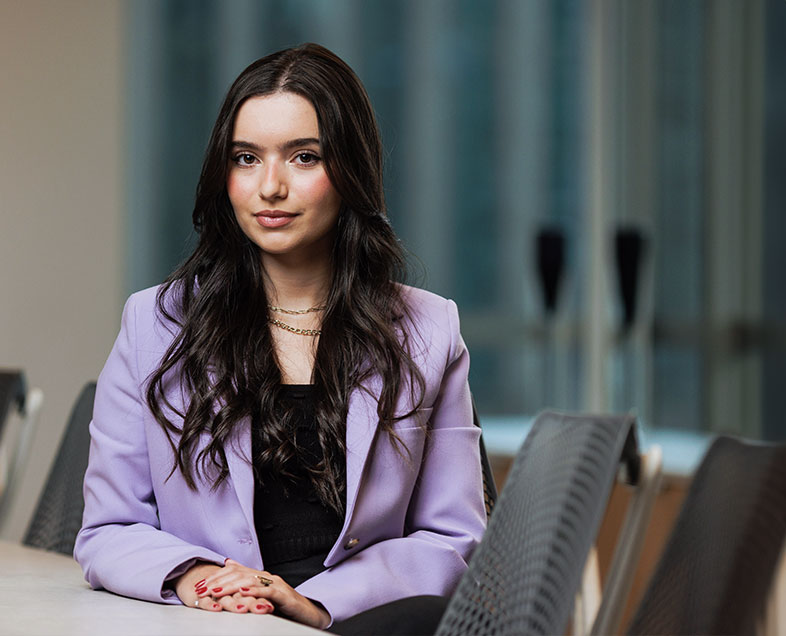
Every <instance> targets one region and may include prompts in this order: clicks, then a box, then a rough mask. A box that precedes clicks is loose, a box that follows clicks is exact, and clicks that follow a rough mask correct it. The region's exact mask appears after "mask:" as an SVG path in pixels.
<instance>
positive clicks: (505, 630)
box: [437, 412, 639, 636]
mask: <svg viewBox="0 0 786 636" xmlns="http://www.w3.org/2000/svg"><path fill="white" fill-rule="evenodd" d="M634 423H635V420H634V418H633V417H630V416H621V417H613V416H603V417H600V416H598V417H593V416H582V415H566V414H559V413H554V412H545V413H542V414H541V415H539V416H538V418H537V419H536V420H535V423H534V424H533V426H532V430H531V431H530V433H529V435H528V436H527V439H526V440H525V441H524V444H523V445H522V447H521V449H520V450H519V452H518V454H517V456H516V459H515V462H514V464H513V468H512V469H511V472H510V475H509V477H508V480H507V482H506V484H505V487H504V488H503V489H502V492H501V494H500V496H499V500H498V501H497V505H496V507H495V510H494V513H493V515H492V516H491V518H490V520H489V525H488V529H487V530H486V534H485V535H484V537H483V540H482V541H481V543H480V545H479V546H478V548H477V550H476V551H475V554H474V555H473V557H472V559H471V561H470V564H469V568H468V570H467V571H466V572H465V574H464V576H463V577H462V579H461V581H460V583H459V585H458V588H457V590H456V592H455V593H454V595H453V597H452V598H451V601H450V603H449V604H448V608H447V610H446V612H445V615H444V616H443V618H442V621H441V622H440V625H439V628H438V630H437V634H438V635H439V636H458V635H470V634H471V635H473V636H474V635H484V634H495V635H500V636H506V635H510V636H521V635H525V634H563V633H565V629H566V627H567V624H568V621H569V619H570V616H571V614H572V611H573V603H574V596H575V594H576V592H577V590H578V589H579V585H580V583H581V578H582V571H583V569H584V564H585V562H586V560H587V555H588V553H589V551H590V547H591V546H592V543H593V541H594V539H595V536H596V534H597V531H598V528H599V526H600V522H601V520H602V517H603V513H604V512H605V509H606V504H607V501H608V497H609V494H610V492H611V487H612V485H613V483H614V480H615V477H616V475H617V472H618V468H619V465H620V461H621V459H622V460H624V461H625V463H626V466H627V469H628V473H629V475H630V476H631V477H632V478H633V480H634V481H635V480H636V479H637V477H638V470H639V462H638V460H639V456H638V452H637V444H636V437H635V428H634Z"/></svg>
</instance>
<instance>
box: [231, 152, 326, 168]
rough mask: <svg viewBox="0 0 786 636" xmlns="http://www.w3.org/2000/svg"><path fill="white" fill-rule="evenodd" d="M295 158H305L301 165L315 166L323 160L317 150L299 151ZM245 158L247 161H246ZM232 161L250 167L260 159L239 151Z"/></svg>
mask: <svg viewBox="0 0 786 636" xmlns="http://www.w3.org/2000/svg"><path fill="white" fill-rule="evenodd" d="M304 158H306V159H304ZM295 159H302V160H303V161H301V162H300V163H299V164H298V165H301V166H313V165H316V164H317V163H319V162H320V161H322V158H321V157H320V156H319V155H317V154H316V153H315V152H311V151H310V150H308V151H303V152H299V153H297V154H296V155H295ZM244 160H245V161H246V162H244ZM232 161H233V162H234V163H235V164H237V165H238V166H240V167H241V168H248V167H250V166H251V165H253V164H254V162H256V161H258V159H257V158H256V157H255V156H254V155H252V154H251V153H249V152H238V153H237V154H235V155H233V156H232Z"/></svg>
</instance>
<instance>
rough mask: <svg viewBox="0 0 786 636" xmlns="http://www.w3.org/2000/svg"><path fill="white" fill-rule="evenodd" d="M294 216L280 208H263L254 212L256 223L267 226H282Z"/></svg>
mask: <svg viewBox="0 0 786 636" xmlns="http://www.w3.org/2000/svg"><path fill="white" fill-rule="evenodd" d="M296 216H297V215H296V214H293V213H292V212H284V211H282V210H263V211H262V212H257V213H255V214H254V217H255V218H256V220H257V223H259V224H260V225H261V226H262V227H267V228H277V227H284V226H285V225H288V224H289V223H291V222H292V219H294V218H295V217H296Z"/></svg>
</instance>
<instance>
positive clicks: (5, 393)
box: [0, 370, 27, 435]
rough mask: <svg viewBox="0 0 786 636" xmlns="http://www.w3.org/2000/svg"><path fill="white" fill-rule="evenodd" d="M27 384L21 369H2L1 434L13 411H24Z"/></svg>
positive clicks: (0, 383)
mask: <svg viewBox="0 0 786 636" xmlns="http://www.w3.org/2000/svg"><path fill="white" fill-rule="evenodd" d="M25 386H26V383H25V375H24V373H22V372H21V371H16V370H3V371H0V435H2V434H3V431H4V428H5V422H6V420H7V419H8V417H9V415H10V414H11V412H12V411H14V410H17V411H19V412H20V413H21V412H23V411H24V407H25V397H26V395H27V389H26V388H25Z"/></svg>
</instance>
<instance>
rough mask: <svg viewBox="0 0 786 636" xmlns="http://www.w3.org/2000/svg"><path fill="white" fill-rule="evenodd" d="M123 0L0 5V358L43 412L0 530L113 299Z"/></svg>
mask: <svg viewBox="0 0 786 636" xmlns="http://www.w3.org/2000/svg"><path fill="white" fill-rule="evenodd" d="M124 7H125V4H124V2H123V0H78V1H70V2H58V1H55V0H50V1H47V0H3V2H2V3H0V25H1V26H0V34H2V37H0V140H1V141H0V263H1V265H0V298H1V299H2V300H0V367H12V368H22V369H24V370H25V371H26V373H27V376H28V380H29V382H30V384H31V385H33V386H38V387H41V388H42V389H43V391H44V410H43V413H42V417H41V420H40V422H39V428H38V431H37V433H36V437H35V440H34V445H33V455H32V458H31V461H30V463H29V464H28V466H27V470H26V472H25V474H24V476H23V480H22V487H21V490H20V492H19V496H18V497H17V498H16V499H15V505H14V507H13V508H12V515H11V519H10V524H7V525H6V527H5V530H4V538H18V537H19V536H21V535H22V533H23V532H24V528H25V526H26V524H27V521H28V518H29V516H30V514H31V513H32V510H33V508H34V506H35V503H36V500H37V498H38V494H39V491H40V489H41V487H42V485H43V482H44V480H45V478H46V473H47V471H48V468H49V465H50V462H51V459H52V457H53V455H54V453H55V450H56V448H57V445H58V443H59V439H60V435H61V434H62V431H63V426H64V424H65V421H66V419H67V417H68V413H69V410H70V407H71V404H72V402H73V400H74V399H75V397H76V395H77V393H78V390H79V388H80V387H81V386H82V384H84V382H85V381H86V380H88V379H90V378H95V377H96V376H97V374H98V372H99V371H100V370H101V367H102V365H103V362H104V360H105V359H106V356H107V354H108V352H109V349H110V348H111V345H112V342H113V340H114V337H115V334H116V331H117V328H118V325H119V316H120V310H121V309H122V301H123V299H122V291H121V290H122V284H123V269H122V268H123V264H124V262H125V255H124V253H123V245H124V242H123V241H122V232H123V228H122V219H123V218H124V210H123V206H124V204H123V201H124V194H123V192H122V184H121V177H122V170H123V167H122V160H121V157H122V155H123V134H124V133H123V117H124V115H123V95H122V87H123V51H122V48H123V47H122V42H123V37H122V33H123V18H124V10H125V9H124Z"/></svg>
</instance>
